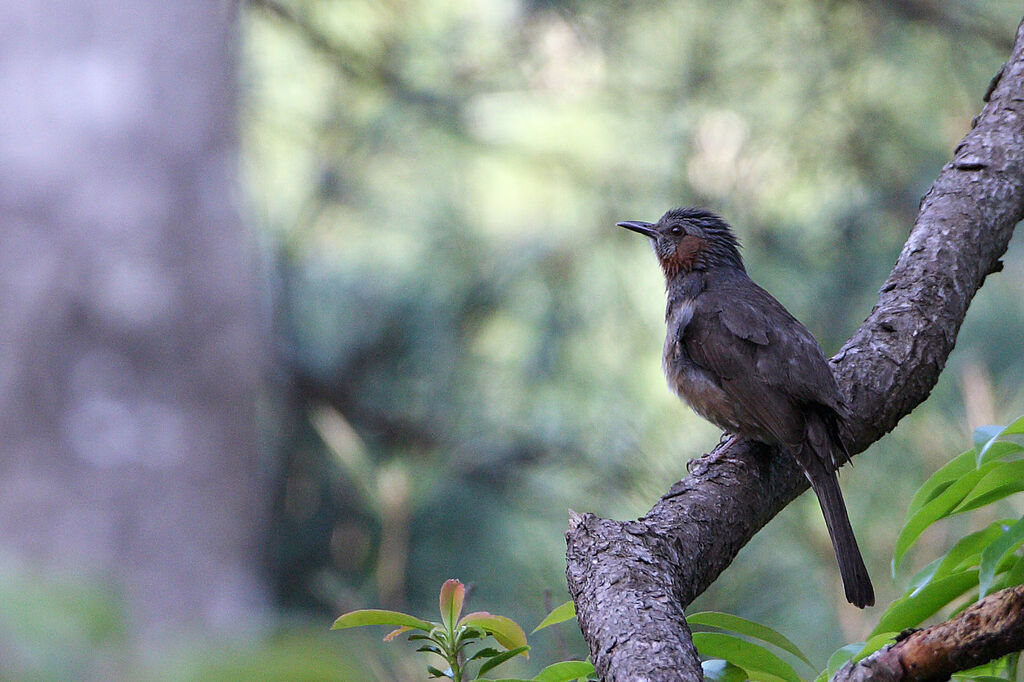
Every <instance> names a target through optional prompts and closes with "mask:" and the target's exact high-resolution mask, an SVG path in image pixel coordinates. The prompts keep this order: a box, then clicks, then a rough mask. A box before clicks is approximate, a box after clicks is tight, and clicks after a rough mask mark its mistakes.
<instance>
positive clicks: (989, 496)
mask: <svg viewBox="0 0 1024 682" xmlns="http://www.w3.org/2000/svg"><path fill="white" fill-rule="evenodd" d="M993 464H994V467H993V469H992V470H991V471H990V472H988V473H987V474H986V475H985V476H984V477H983V478H982V479H981V480H980V481H978V484H977V485H976V486H974V488H973V489H972V490H971V492H970V494H968V495H967V496H966V497H965V498H964V499H963V501H962V502H961V503H960V504H958V505H957V506H956V508H955V509H954V510H953V511H952V512H951V515H952V514H959V513H961V512H965V511H970V510H971V509H977V508H978V507H983V506H985V505H986V504H991V503H992V502H995V501H996V500H1001V499H1003V498H1004V497H1007V496H1009V495H1012V494H1013V493H1019V492H1020V491H1022V490H1024V461H1017V462H993Z"/></svg>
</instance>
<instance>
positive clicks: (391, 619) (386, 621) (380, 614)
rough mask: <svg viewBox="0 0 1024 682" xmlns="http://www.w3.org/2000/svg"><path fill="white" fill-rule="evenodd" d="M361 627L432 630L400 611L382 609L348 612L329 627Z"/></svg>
mask: <svg viewBox="0 0 1024 682" xmlns="http://www.w3.org/2000/svg"><path fill="white" fill-rule="evenodd" d="M363 625H401V626H406V627H410V628H413V629H415V630H424V631H426V632H430V631H431V630H432V629H433V628H434V624H433V623H428V622H427V621H425V620H420V619H419V618H416V617H415V616H410V615H409V614H408V613H402V612H400V611H386V610H384V609H360V610H359V611H349V612H348V613H346V614H344V615H341V616H339V617H338V619H337V620H336V621H334V625H332V626H331V629H332V630H344V629H345V628H355V627H360V626H363Z"/></svg>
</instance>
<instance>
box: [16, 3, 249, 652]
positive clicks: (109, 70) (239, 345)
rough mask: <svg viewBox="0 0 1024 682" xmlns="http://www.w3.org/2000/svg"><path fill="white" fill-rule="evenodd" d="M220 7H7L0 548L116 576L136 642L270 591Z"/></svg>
mask: <svg viewBox="0 0 1024 682" xmlns="http://www.w3.org/2000/svg"><path fill="white" fill-rule="evenodd" d="M236 12H237V7H236V6H235V5H234V3H226V2H220V3H218V2H210V1H209V0H174V1H172V2H166V1H165V0H129V2H123V1H122V2H114V1H113V0H72V1H71V2H66V1H62V2H58V1H57V0H38V1H36V2H6V3H2V4H0V34H2V37H0V92H2V93H3V95H2V97H0V202H2V215H3V221H4V224H3V227H2V232H0V235H2V236H0V241H2V248H0V434H2V437H0V554H2V555H3V557H4V558H6V559H14V560H15V561H16V562H17V563H18V564H20V565H22V566H26V567H31V569H32V570H37V569H38V570H41V571H43V572H46V573H51V574H52V573H58V574H60V573H73V574H75V575H77V576H83V577H93V578H98V579H100V580H102V581H104V582H107V581H109V582H110V583H112V584H113V585H114V587H115V588H116V589H117V590H119V591H120V593H121V594H122V595H123V596H124V598H125V603H126V605H127V607H128V613H129V617H130V624H131V626H132V629H133V632H135V633H137V634H138V635H139V636H140V637H141V638H142V640H143V641H146V640H153V639H154V638H155V637H157V636H161V635H163V634H166V633H167V632H168V631H169V630H176V629H179V628H183V627H185V626H200V627H215V628H218V629H228V628H234V627H237V626H238V625H239V624H245V623H252V622H253V619H252V616H253V615H254V614H256V613H259V612H260V611H261V610H262V607H263V605H264V604H265V603H266V601H267V595H266V589H265V586H264V580H263V578H262V576H261V570H260V565H261V557H260V532H261V530H262V522H263V519H264V508H263V500H264V499H265V498H266V495H264V494H263V493H262V491H260V490H259V489H258V488H259V485H258V483H259V481H258V470H257V468H258V463H259V462H258V454H257V449H256V433H255V398H256V394H257V390H258V387H259V382H260V379H261V374H262V371H263V366H264V349H263V347H262V341H261V340H262V338H263V335H264V334H263V331H264V330H263V326H262V324H261V321H260V319H259V317H258V315H257V312H258V311H257V307H256V301H255V287H254V284H255V281H254V273H253V272H252V259H250V258H248V257H247V256H248V255H249V254H248V253H247V246H246V234H245V233H244V232H243V230H242V226H241V223H240V220H239V217H238V214H237V211H236V207H235V206H234V204H233V199H234V198H235V197H236V195H237V191H236V188H235V184H234V183H235V172H236V165H237V141H236V138H235V127H236V120H235V117H236V113H237V112H236V95H235V83H234V81H235V70H234V67H235V64H234V50H233V46H234V43H235V23H236Z"/></svg>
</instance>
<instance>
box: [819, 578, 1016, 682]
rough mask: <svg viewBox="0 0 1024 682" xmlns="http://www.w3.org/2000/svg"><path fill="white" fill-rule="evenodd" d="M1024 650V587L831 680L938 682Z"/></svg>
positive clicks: (919, 632)
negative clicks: (958, 672) (962, 671)
mask: <svg viewBox="0 0 1024 682" xmlns="http://www.w3.org/2000/svg"><path fill="white" fill-rule="evenodd" d="M1021 650H1024V585H1018V586H1017V587H1010V588H1007V589H1005V590H1001V591H999V592H996V593H995V594H992V595H989V596H988V597H985V598H984V599H982V600H981V601H979V602H978V603H977V604H974V605H973V606H971V607H970V608H968V609H966V610H965V611H964V612H963V613H961V614H960V615H959V616H957V617H956V618H952V619H950V620H948V621H946V622H945V623H939V624H938V625H933V626H932V627H930V628H927V629H924V630H917V631H916V632H912V633H910V634H909V635H907V636H906V637H904V638H902V639H900V640H899V641H897V642H896V643H895V644H890V645H889V646H886V647H885V648H884V649H882V650H880V651H877V652H875V653H874V654H872V655H871V656H868V657H867V658H865V659H863V660H862V661H858V662H857V663H855V664H847V665H845V666H843V667H842V668H840V669H839V671H838V672H837V673H836V674H835V675H834V676H833V677H832V682H867V681H868V680H871V681H872V682H939V680H948V679H949V678H950V675H952V674H953V673H955V672H957V671H960V670H969V669H970V668H974V667H976V666H979V665H981V664H983V663H987V662H989V661H993V660H995V659H997V658H1001V657H1002V656H1005V655H1006V654H1009V653H1013V652H1014V651H1021Z"/></svg>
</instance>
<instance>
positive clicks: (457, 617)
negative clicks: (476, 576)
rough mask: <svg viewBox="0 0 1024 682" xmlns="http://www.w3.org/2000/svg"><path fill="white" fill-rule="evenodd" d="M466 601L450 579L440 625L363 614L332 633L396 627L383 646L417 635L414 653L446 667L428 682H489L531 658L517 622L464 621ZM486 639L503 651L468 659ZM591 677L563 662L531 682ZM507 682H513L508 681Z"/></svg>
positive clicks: (587, 667)
mask: <svg viewBox="0 0 1024 682" xmlns="http://www.w3.org/2000/svg"><path fill="white" fill-rule="evenodd" d="M465 598H466V587H465V585H463V584H462V583H461V582H459V581H458V580H454V579H449V580H446V581H445V583H444V585H442V586H441V593H440V596H439V609H440V613H441V621H440V622H432V621H425V620H420V619H419V618H416V617H415V616H411V615H409V614H407V613H401V612H398V611H388V610H384V609H361V610H358V611H350V612H349V613H346V614H344V615H342V616H340V617H338V619H337V620H335V621H334V625H332V626H331V629H332V630H342V629H346V628H353V627H360V626H363V625H396V626H398V629H397V630H393V631H392V632H390V633H389V634H388V635H386V636H385V637H384V641H390V640H392V639H394V638H395V637H397V636H399V635H402V634H405V633H407V632H409V631H415V632H413V633H412V634H410V635H409V636H408V638H409V641H410V642H422V643H421V644H420V645H419V648H417V649H416V651H418V652H422V653H428V654H433V655H435V656H439V657H441V658H442V659H444V661H445V663H447V665H448V667H447V668H446V669H444V670H442V669H440V668H437V667H435V666H433V665H427V672H428V674H429V675H430V677H432V678H439V677H444V678H447V679H451V680H453V682H462V681H463V680H485V679H488V678H485V677H484V676H483V675H484V674H485V673H488V672H490V671H491V670H493V669H494V668H496V667H498V666H499V665H501V664H502V663H505V662H506V661H508V660H510V659H512V658H514V657H516V656H519V655H522V656H525V657H527V658H529V650H530V647H529V645H527V643H526V634H525V633H524V632H523V629H522V628H521V627H519V625H518V624H517V623H516V622H515V621H513V620H512V619H511V618H506V617H505V616H497V615H494V614H491V613H487V612H486V611H476V612H473V613H467V614H466V615H462V607H463V603H464V602H465ZM570 603H571V602H570ZM564 607H565V605H564V604H563V605H562V606H561V607H559V609H556V611H559V614H561V613H564V611H565V608H564ZM552 613H555V612H552ZM559 617H561V616H560V615H555V616H554V617H552V615H551V614H549V615H548V617H547V618H545V619H544V621H543V623H542V625H541V626H538V627H537V628H536V629H535V630H534V632H536V631H537V630H539V629H541V627H542V626H543V627H547V626H548V625H553V624H554V623H555V622H556V619H557V618H559ZM569 617H570V618H571V617H572V616H571V615H570V616H569ZM486 637H492V638H493V639H494V640H495V641H496V642H497V643H498V644H499V645H500V646H501V647H502V648H501V649H495V648H493V647H484V648H481V649H478V650H477V651H476V652H474V653H472V654H470V653H469V651H468V649H469V648H470V647H472V646H475V645H477V644H478V643H480V641H481V640H483V639H485V638H486ZM474 662H479V663H480V666H479V668H478V669H477V671H476V675H475V676H474V677H469V676H468V675H469V674H470V673H469V671H468V665H469V664H470V663H474ZM593 672H594V666H593V665H591V664H590V663H588V662H585V661H562V662H560V663H555V664H553V665H549V666H548V667H546V668H544V669H543V670H541V671H540V672H539V673H538V674H537V675H536V676H534V677H533V678H531V680H532V682H569V681H570V680H576V679H589V677H590V676H591V675H592V674H593ZM504 682H513V681H512V679H511V678H505V680H504Z"/></svg>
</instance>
